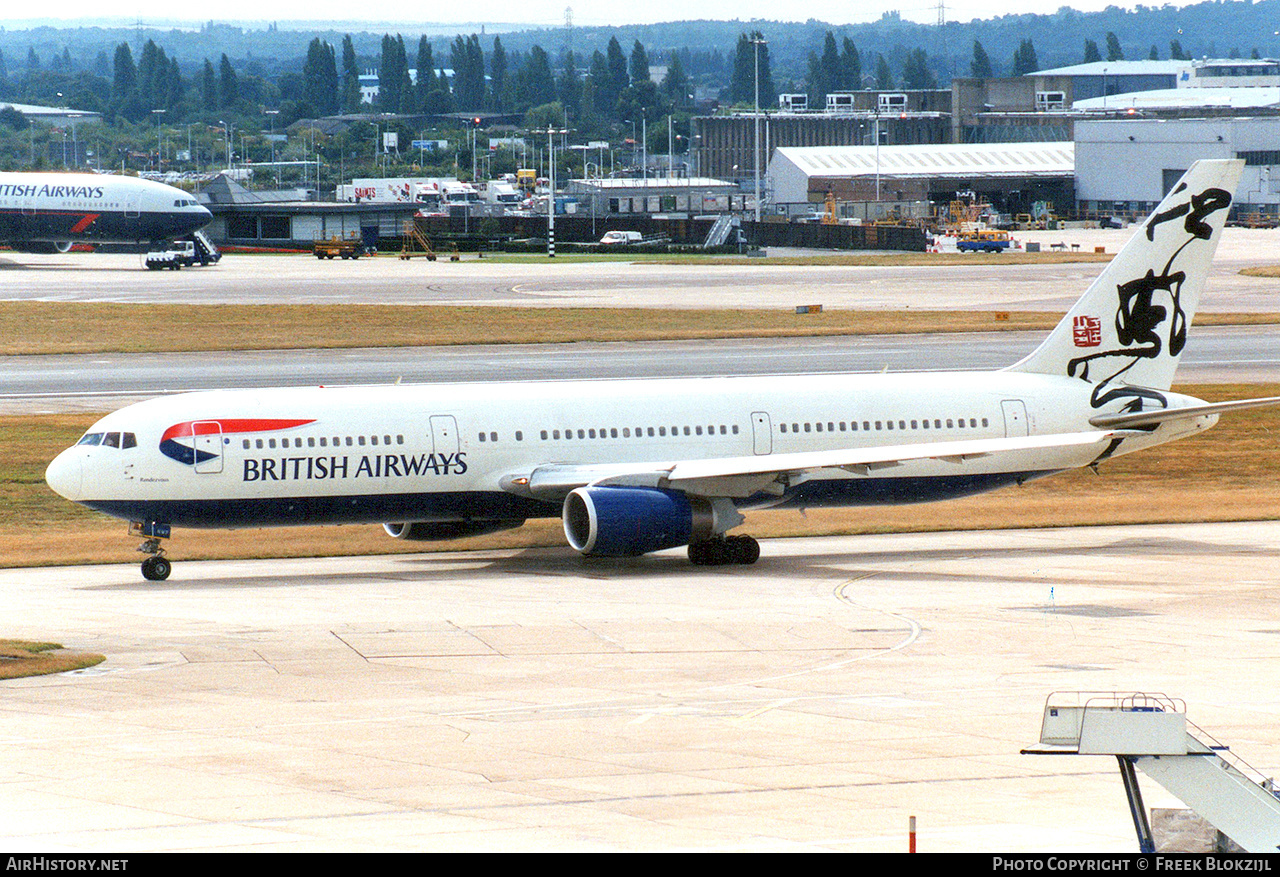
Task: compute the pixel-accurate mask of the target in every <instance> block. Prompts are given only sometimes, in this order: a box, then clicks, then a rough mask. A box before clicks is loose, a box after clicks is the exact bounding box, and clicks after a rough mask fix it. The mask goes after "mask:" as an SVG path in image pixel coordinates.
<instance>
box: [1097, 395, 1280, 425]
mask: <svg viewBox="0 0 1280 877" xmlns="http://www.w3.org/2000/svg"><path fill="white" fill-rule="evenodd" d="M1268 405H1280V396H1266V397H1264V398H1259V399H1238V400H1236V401H1234V402H1208V403H1206V404H1204V405H1188V406H1186V407H1183V408H1162V409H1160V410H1158V411H1135V412H1133V413H1132V414H1099V415H1098V416H1097V417H1090V418H1089V423H1090V425H1092V426H1096V427H1098V428H1099V429H1138V428H1140V427H1144V426H1158V425H1159V424H1161V423H1166V422H1168V421H1170V420H1184V419H1187V418H1191V417H1206V416H1208V415H1215V414H1225V413H1227V412H1228V411H1244V410H1245V409H1247V408H1265V407H1266V406H1268Z"/></svg>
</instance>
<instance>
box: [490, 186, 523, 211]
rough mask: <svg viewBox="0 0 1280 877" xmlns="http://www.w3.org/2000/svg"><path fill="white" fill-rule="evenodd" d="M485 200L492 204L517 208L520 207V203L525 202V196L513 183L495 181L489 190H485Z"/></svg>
mask: <svg viewBox="0 0 1280 877" xmlns="http://www.w3.org/2000/svg"><path fill="white" fill-rule="evenodd" d="M484 195H485V200H486V201H488V202H489V203H490V204H501V205H502V206H503V207H510V208H515V207H519V206H520V202H521V201H523V200H524V195H523V193H521V191H520V190H519V189H517V188H516V187H515V186H513V185H512V184H511V183H504V182H499V181H497V180H494V181H493V182H491V183H490V184H489V188H487V189H485V193H484Z"/></svg>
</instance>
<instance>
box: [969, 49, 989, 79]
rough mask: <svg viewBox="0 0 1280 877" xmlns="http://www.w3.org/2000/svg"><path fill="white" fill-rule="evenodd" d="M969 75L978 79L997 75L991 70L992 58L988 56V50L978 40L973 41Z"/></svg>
mask: <svg viewBox="0 0 1280 877" xmlns="http://www.w3.org/2000/svg"><path fill="white" fill-rule="evenodd" d="M969 75H970V76H973V77H975V78H977V79H990V78H991V77H992V76H994V75H995V74H993V73H992V72H991V59H990V58H989V57H987V50H986V49H984V48H982V43H980V42H978V41H977V40H974V41H973V60H972V61H970V62H969Z"/></svg>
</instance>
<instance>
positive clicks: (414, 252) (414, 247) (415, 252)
mask: <svg viewBox="0 0 1280 877" xmlns="http://www.w3.org/2000/svg"><path fill="white" fill-rule="evenodd" d="M455 249H456V248H455ZM414 256H422V257H423V258H425V259H426V260H427V261H428V262H434V261H435V260H436V251H435V248H434V247H432V246H431V241H430V240H429V239H428V238H427V236H426V235H424V234H423V233H422V230H421V229H419V228H418V223H417V222H415V221H414V220H412V219H410V220H408V221H406V222H405V224H404V239H403V243H401V245H400V258H401V259H412V258H413V257H414ZM453 261H455V262H456V261H458V260H457V259H454V260H453Z"/></svg>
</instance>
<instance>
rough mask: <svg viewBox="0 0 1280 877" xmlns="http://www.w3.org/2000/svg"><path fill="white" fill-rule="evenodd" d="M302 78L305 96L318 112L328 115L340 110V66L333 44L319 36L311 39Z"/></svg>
mask: <svg viewBox="0 0 1280 877" xmlns="http://www.w3.org/2000/svg"><path fill="white" fill-rule="evenodd" d="M302 78H303V97H304V99H305V100H306V102H307V103H309V104H310V105H311V107H312V109H313V110H314V111H315V112H316V113H317V114H319V115H322V116H328V115H332V114H333V113H336V112H337V111H338V107H339V103H338V98H339V96H340V94H339V90H338V66H337V63H336V59H335V55H334V51H333V46H331V45H330V44H329V43H327V42H324V41H323V40H321V39H320V38H319V37H316V38H315V39H313V40H312V41H311V44H310V45H309V46H308V47H307V59H306V61H305V62H304V63H303V65H302Z"/></svg>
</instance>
